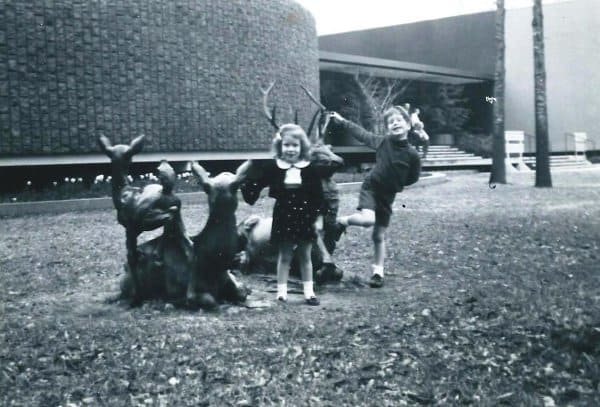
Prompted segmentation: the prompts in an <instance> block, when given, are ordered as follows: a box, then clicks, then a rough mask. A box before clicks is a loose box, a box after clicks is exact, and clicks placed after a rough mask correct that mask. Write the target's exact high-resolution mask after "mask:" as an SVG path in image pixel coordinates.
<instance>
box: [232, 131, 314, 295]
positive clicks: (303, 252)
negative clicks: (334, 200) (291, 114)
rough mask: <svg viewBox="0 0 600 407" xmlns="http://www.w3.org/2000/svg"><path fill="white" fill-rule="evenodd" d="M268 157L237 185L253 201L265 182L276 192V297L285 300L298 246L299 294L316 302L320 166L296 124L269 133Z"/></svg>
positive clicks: (273, 231) (271, 193)
mask: <svg viewBox="0 0 600 407" xmlns="http://www.w3.org/2000/svg"><path fill="white" fill-rule="evenodd" d="M272 148H273V153H274V155H275V157H274V159H273V160H269V161H267V162H264V163H260V164H258V163H253V167H254V168H253V169H252V171H251V172H252V173H253V175H252V176H251V179H248V181H247V182H246V183H245V185H243V186H242V187H241V190H242V194H243V196H244V199H245V200H246V202H248V203H249V204H251V205H252V204H254V202H256V200H257V199H258V195H259V192H260V191H261V190H262V189H263V188H264V187H266V186H268V187H269V196H270V197H271V198H275V205H274V207H273V226H272V229H271V244H273V245H275V246H276V247H279V255H278V259H277V299H278V300H280V301H286V300H287V280H288V275H289V270H290V265H291V262H292V257H293V254H294V249H295V250H296V252H297V255H298V260H299V262H300V272H301V275H302V285H303V289H304V298H305V301H306V303H307V304H308V305H319V300H318V299H317V297H316V295H315V292H314V288H313V280H312V262H311V257H310V254H311V247H312V241H313V239H315V237H316V234H315V227H314V224H315V221H316V219H317V216H318V215H319V209H320V207H321V206H322V203H323V187H322V184H321V178H322V177H323V176H324V174H322V173H321V172H322V171H321V168H320V167H319V166H316V165H311V163H310V160H309V158H310V141H309V140H308V137H307V136H306V133H305V132H304V130H303V129H302V128H301V127H300V126H298V125H296V124H284V125H283V126H281V127H280V129H279V131H278V132H277V133H276V135H275V137H274V139H273V144H272Z"/></svg>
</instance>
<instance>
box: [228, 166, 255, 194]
mask: <svg viewBox="0 0 600 407" xmlns="http://www.w3.org/2000/svg"><path fill="white" fill-rule="evenodd" d="M251 170H252V161H251V160H247V161H244V162H243V163H242V164H241V165H240V166H239V167H238V168H237V170H236V171H235V180H234V181H233V182H232V183H231V184H232V186H233V189H237V188H238V187H239V186H240V184H242V183H243V182H244V181H245V180H246V178H247V177H248V174H249V173H250V171H251Z"/></svg>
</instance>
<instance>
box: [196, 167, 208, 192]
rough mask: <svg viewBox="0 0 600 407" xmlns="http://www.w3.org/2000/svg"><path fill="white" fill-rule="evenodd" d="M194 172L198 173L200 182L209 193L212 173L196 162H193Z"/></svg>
mask: <svg viewBox="0 0 600 407" xmlns="http://www.w3.org/2000/svg"><path fill="white" fill-rule="evenodd" d="M192 172H193V173H194V174H196V176H197V177H198V179H199V180H200V184H201V185H202V187H203V188H204V190H205V191H206V193H208V190H210V174H209V173H208V172H207V171H206V170H205V169H204V167H202V166H201V165H200V164H198V163H196V162H194V163H192Z"/></svg>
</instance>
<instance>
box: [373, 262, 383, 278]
mask: <svg viewBox="0 0 600 407" xmlns="http://www.w3.org/2000/svg"><path fill="white" fill-rule="evenodd" d="M371 268H372V269H373V274H377V275H379V276H381V277H382V278H383V266H378V265H376V264H373V265H371Z"/></svg>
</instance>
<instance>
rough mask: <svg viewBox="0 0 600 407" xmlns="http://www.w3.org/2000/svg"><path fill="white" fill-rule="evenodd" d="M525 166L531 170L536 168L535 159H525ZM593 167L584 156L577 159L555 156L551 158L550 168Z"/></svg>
mask: <svg viewBox="0 0 600 407" xmlns="http://www.w3.org/2000/svg"><path fill="white" fill-rule="evenodd" d="M523 161H524V162H525V164H527V165H528V166H530V167H531V168H535V157H523ZM590 165H592V163H591V162H590V161H588V160H587V159H586V158H585V157H583V156H578V157H575V156H573V155H553V156H550V167H551V168H563V167H565V168H577V167H588V166H590Z"/></svg>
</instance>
